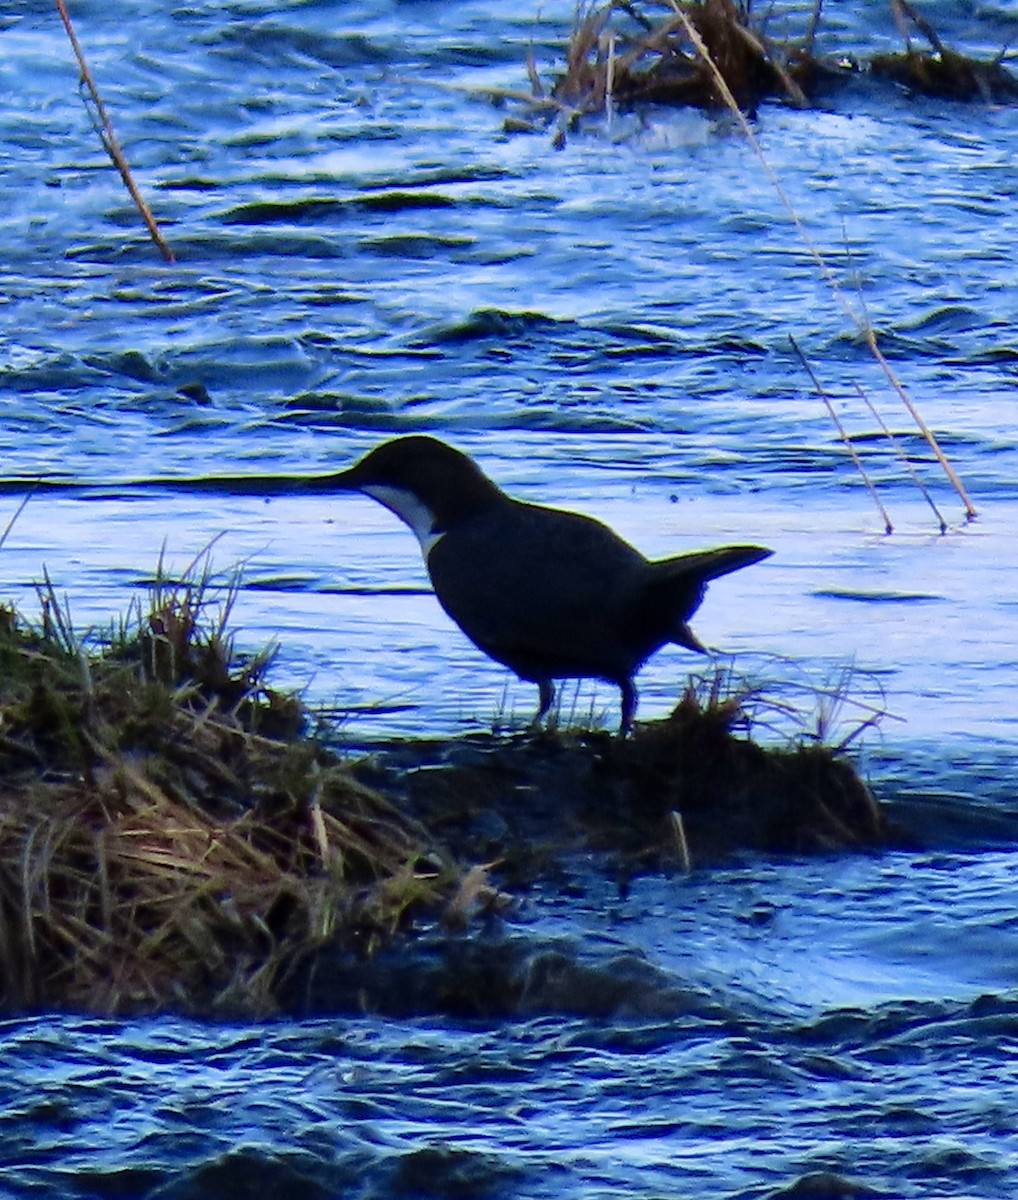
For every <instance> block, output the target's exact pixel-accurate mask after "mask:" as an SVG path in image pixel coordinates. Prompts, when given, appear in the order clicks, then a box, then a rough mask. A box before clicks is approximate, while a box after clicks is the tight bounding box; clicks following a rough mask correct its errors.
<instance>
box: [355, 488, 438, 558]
mask: <svg viewBox="0 0 1018 1200" xmlns="http://www.w3.org/2000/svg"><path fill="white" fill-rule="evenodd" d="M361 491H362V492H363V493H364V494H365V495H366V496H370V497H371V499H372V500H377V501H378V503H379V504H384V505H385V507H386V508H387V509H388V510H389V511H390V512H394V513H395V514H396V516H397V517H399V519H400V520H401V521H405V522H406V524H407V525H409V526H410V528H411V529H412V530H413V531H414V533H415V534H416V536H417V540H418V541H419V542H420V544H421V554H423V555H424V561H425V562H427V561H428V555H429V554H430V553H431V551H432V550H433V549H434V548H435V546H436V545H437V544H438V542H439V540H440V539H441V538H442V537H444V535H445V531H444V530H441V529H440V530H437V531H436V529H435V514H434V513H433V512H432V511H431V509H430V508H428V506H427V505H426V504H425V503H424V501H423V500H421V499H420V497H419V496H416V495H415V494H414V493H413V492H408V491H406V489H404V488H398V487H387V486H386V485H385V484H384V483H369V484H366V485H365V486H364V487H362V488H361Z"/></svg>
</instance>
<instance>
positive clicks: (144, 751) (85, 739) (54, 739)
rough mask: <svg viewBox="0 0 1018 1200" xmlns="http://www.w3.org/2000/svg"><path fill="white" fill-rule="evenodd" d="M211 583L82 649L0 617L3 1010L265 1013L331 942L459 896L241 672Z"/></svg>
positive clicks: (247, 666) (59, 619) (170, 586)
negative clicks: (304, 964) (296, 973)
mask: <svg viewBox="0 0 1018 1200" xmlns="http://www.w3.org/2000/svg"><path fill="white" fill-rule="evenodd" d="M214 591H215V589H213V588H211V586H210V583H209V577H208V574H207V572H206V573H204V574H197V575H196V574H195V573H194V572H192V573H191V575H190V576H189V577H188V578H185V579H184V580H182V581H179V582H177V583H171V582H169V581H167V580H166V579H165V577H164V576H162V573H160V578H159V579H158V580H157V581H156V582H155V584H154V585H153V587H152V594H151V604H150V607H149V609H148V610H147V611H143V610H141V609H138V610H137V611H135V613H134V614H133V615H132V618H131V619H129V620H128V621H125V622H124V623H122V624H121V625H120V626H119V627H118V628H117V629H115V630H111V631H110V632H109V633H108V634H107V636H105V637H104V638H102V639H99V642H98V644H93V645H91V646H90V647H86V645H85V643H84V642H83V641H81V640H79V639H78V638H77V637H76V636H75V635H74V633H73V632H72V627H71V623H70V620H69V617H68V614H67V611H66V608H65V607H63V606H61V604H60V603H59V602H58V600H57V598H56V596H55V594H54V592H53V589H52V587H50V586H49V585H48V583H47V585H46V586H44V587H43V588H42V589H40V594H41V600H42V620H41V623H40V624H39V625H38V626H37V627H32V626H28V625H26V624H25V623H24V622H22V621H21V620H20V618H19V617H18V616H17V615H16V614H15V613H14V612H13V611H12V610H11V609H9V608H2V609H0V963H2V966H0V1010H2V1011H6V1012H11V1011H20V1010H25V1009H32V1008H38V1007H50V1008H52V1007H56V1008H74V1009H82V1010H88V1011H92V1012H101V1013H125V1012H126V1013H131V1012H152V1011H158V1010H162V1009H173V1010H176V1011H182V1012H190V1013H199V1014H222V1015H246V1016H259V1015H265V1014H268V1013H271V1012H273V1011H275V1010H276V1008H277V1005H278V1002H279V997H280V994H281V992H282V990H283V989H285V987H286V984H287V981H288V979H289V978H290V976H291V974H292V973H293V972H294V971H295V970H296V969H297V968H298V967H299V966H300V965H301V963H302V962H303V960H305V959H306V958H307V956H308V955H310V954H313V952H314V951H315V950H316V949H317V948H318V947H320V946H321V945H323V944H324V943H325V942H326V941H329V940H332V941H337V940H338V941H339V942H340V943H341V944H343V945H346V946H348V947H349V948H351V949H352V950H354V951H355V952H356V953H357V954H358V955H365V954H370V953H371V951H372V950H373V949H374V948H376V947H377V946H378V945H380V944H382V943H383V942H385V941H386V940H387V939H388V938H389V937H390V936H391V935H392V934H394V933H395V932H396V931H397V930H398V929H400V928H401V927H402V926H403V925H404V924H405V923H406V922H407V920H408V918H409V917H410V916H411V915H412V914H413V913H415V912H418V911H420V910H422V909H433V910H436V911H439V910H441V908H442V907H443V906H444V905H445V904H446V903H447V902H450V901H456V902H457V903H460V904H461V903H462V900H461V899H460V900H457V897H456V885H457V874H456V872H455V871H454V869H453V868H452V866H451V865H450V863H449V861H448V859H447V857H446V856H445V855H444V854H443V853H442V851H441V850H440V849H439V848H438V847H437V846H436V845H435V844H434V843H433V841H432V840H431V839H430V838H429V837H428V836H427V835H426V833H425V832H424V831H423V829H422V828H421V827H420V826H419V825H416V824H415V823H414V822H413V821H411V820H409V819H407V818H405V817H403V816H401V814H400V813H399V812H398V811H397V810H396V809H395V808H394V807H393V806H392V805H391V804H390V803H389V802H388V801H386V800H385V799H384V798H383V797H381V796H380V795H378V794H377V793H375V792H373V791H372V790H371V789H369V788H367V787H365V786H363V785H361V784H358V783H357V782H356V781H355V780H354V779H353V777H352V776H351V775H350V773H349V771H348V770H347V769H346V767H345V766H344V765H343V764H342V763H341V762H339V761H337V760H336V759H334V758H332V757H330V756H329V755H327V754H325V753H324V752H323V751H322V750H321V749H320V748H319V747H318V745H317V744H316V743H315V741H314V740H313V739H310V738H308V737H298V736H297V732H298V728H299V726H300V725H301V723H302V721H303V720H304V714H303V712H302V710H301V707H300V705H299V702H298V701H297V700H296V699H294V698H293V697H284V696H280V695H277V694H276V693H274V692H272V691H271V690H270V689H268V688H267V687H266V686H265V684H264V671H265V668H266V666H267V665H268V661H269V659H270V658H271V655H264V656H259V657H257V658H255V659H251V660H248V661H247V662H242V663H239V664H238V663H237V661H236V659H235V656H234V652H233V646H232V640H231V639H230V638H229V637H228V636H227V634H226V633H225V620H226V616H227V615H228V613H229V609H230V606H231V603H232V596H233V595H234V594H235V593H234V592H233V591H232V590H230V589H228V590H227V597H226V600H225V602H224V603H223V604H222V605H221V607H220V608H219V609H218V611H216V612H213V611H212V605H213V599H212V597H213V592H214Z"/></svg>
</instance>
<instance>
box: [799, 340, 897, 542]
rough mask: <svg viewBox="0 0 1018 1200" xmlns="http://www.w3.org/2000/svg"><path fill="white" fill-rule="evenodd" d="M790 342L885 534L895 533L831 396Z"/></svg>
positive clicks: (802, 355)
mask: <svg viewBox="0 0 1018 1200" xmlns="http://www.w3.org/2000/svg"><path fill="white" fill-rule="evenodd" d="M788 340H789V341H790V342H791V343H792V349H793V350H794V351H795V352H796V354H798V356H799V361H800V362H801V363H802V365H803V366H804V367H805V368H806V372H807V374H808V375H809V377H810V379H812V380H813V386H814V388H816V392H817V395H818V396H819V397H820V398H821V399H822V400H823V402H824V404H825V405H826V406H827V412H828V414H829V415H830V418H831V420H832V421H833V422H834V425H835V428H836V429H837V431H838V436H839V437H840V438H841V440H842V441H843V442H844V444H845V449H846V450H847V451H848V453H849V455H850V457H851V459H852V462H853V463H854V464H855V469H856V470H857V471H858V472H859V474H860V475H861V476H862V481H863V483H865V484H866V488H867V490H868V491H869V494H870V495H871V496H872V497H873V503H874V504H875V505H876V506H877V511H878V512H879V513H880V516H881V519H882V520H883V522H884V533H887V534H891V533H894V526H893V525H892V524H891V518H890V517H889V516H888V515H887V509H886V508H884V505H883V503H882V501H881V499H880V497H879V496H878V495H877V488H876V484H874V482H873V480H872V479H870V477H869V475H868V474H867V473H866V468H865V467H864V466H863V465H862V459H861V458H860V457H859V453H858V451H857V450H856V448H855V446H854V445H853V444H852V439H851V438H850V437H849V436H848V432H847V430H846V429H845V426H844V425H843V424H842V423H841V418H840V417H839V416H838V414H837V412H836V411H835V409H834V405H833V404H832V403H831V398H830V396H828V394H827V393H826V392H825V391H824V389H823V386H822V385H821V383H820V380H819V379H818V378H817V376H816V374H815V372H814V370H813V368H812V367H811V366H810V365H809V361H808V359H807V358H806V355H805V354H803V352H802V351H801V350H800V349H799V343H798V342H797V341H796V340H795V338H794V337H792V335H791V334H789V335H788Z"/></svg>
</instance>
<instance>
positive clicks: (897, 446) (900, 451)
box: [855, 384, 947, 533]
mask: <svg viewBox="0 0 1018 1200" xmlns="http://www.w3.org/2000/svg"><path fill="white" fill-rule="evenodd" d="M855 390H856V392H857V393H858V394H859V398H860V399H861V400H862V402H863V404H865V405H866V407H867V408H868V409H869V410H870V412H871V413H872V414H873V419H874V420H875V421H876V423H877V424H878V425H879V426H880V429H881V432H882V433H883V435H884V437H885V438H887V440H888V441H889V442H890V443H891V445H892V446H893V447H894V450H895V453H896V454H897V455H898V458H899V459H900V460H901V462H902V465H903V466H904V468H905V470H906V471H908V473H909V475H910V476H911V478H912V482H913V483H914V484H915V485H916V487H917V488H918V489H919V491H920V492H922V494H923V498H924V499H925V501H926V503H927V504H928V505H929V506H930V508H932V509H933V515H934V516H935V517H936V518H937V520H938V521H939V522H940V532H941V533H947V522H946V521H945V520H944V518H943V517H942V516H941V513H940V509H939V508H937V506H936V504H935V503H934V501H933V497H932V496H931V495H930V491H929V488H928V487H927V486H926V484H925V483H923V481H922V479H920V477H919V472H918V471H917V470H916V469H915V467H914V466H913V465H912V463H911V461H910V460H909V457H908V455H907V454H906V453H905V450H904V448H903V446H902V444H901V442H900V441H899V440H898V439H897V438H896V437H895V436H894V434H893V433H892V432H891V431H890V429H888V428H887V422H886V421H885V420H884V418H883V417H882V416H881V415H880V413H879V412H877V407H876V405H875V404H874V403H873V401H872V400H871V399H870V398H869V396H867V395H866V393H865V392H864V391H863V389H862V388H861V387H860V386H859V385H858V384H856V385H855Z"/></svg>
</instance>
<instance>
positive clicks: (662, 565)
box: [653, 546, 774, 654]
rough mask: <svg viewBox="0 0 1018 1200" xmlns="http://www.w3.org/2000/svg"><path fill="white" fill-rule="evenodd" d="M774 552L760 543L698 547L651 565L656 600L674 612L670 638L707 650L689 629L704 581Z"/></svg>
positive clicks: (685, 644)
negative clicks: (691, 552) (710, 547)
mask: <svg viewBox="0 0 1018 1200" xmlns="http://www.w3.org/2000/svg"><path fill="white" fill-rule="evenodd" d="M773 553H774V551H773V550H768V549H766V548H765V547H764V546H718V547H717V549H715V550H700V551H697V552H695V553H693V554H680V555H679V556H678V557H676V558H665V559H661V560H659V561H658V562H656V563H655V564H654V569H655V573H656V575H657V578H656V580H655V582H654V585H653V590H654V591H655V592H656V593H657V595H658V601H659V603H660V602H664V603H666V604H668V606H669V607H670V608H671V610H672V612H673V613H674V619H675V625H674V627H673V631H672V635H671V640H672V641H673V642H676V643H678V645H680V646H685V647H686V649H687V650H697V651H699V652H700V653H701V654H706V653H707V647H706V646H704V645H703V643H702V642H700V640H699V639H698V638H697V636H696V634H694V633H693V631H692V629H690V628H689V624H688V622H689V618H690V617H691V616H692V615H693V613H695V612H696V610H697V609H698V608H699V607H700V602H701V601H702V600H703V596H704V592H705V591H706V590H707V584H708V583H710V581H711V580H712V579H718V578H720V577H721V576H722V575H727V574H729V572H731V571H738V570H740V569H741V568H742V567H750V566H752V565H753V563H758V562H760V561H761V559H764V558H769V557H770V556H771V555H772V554H773Z"/></svg>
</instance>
